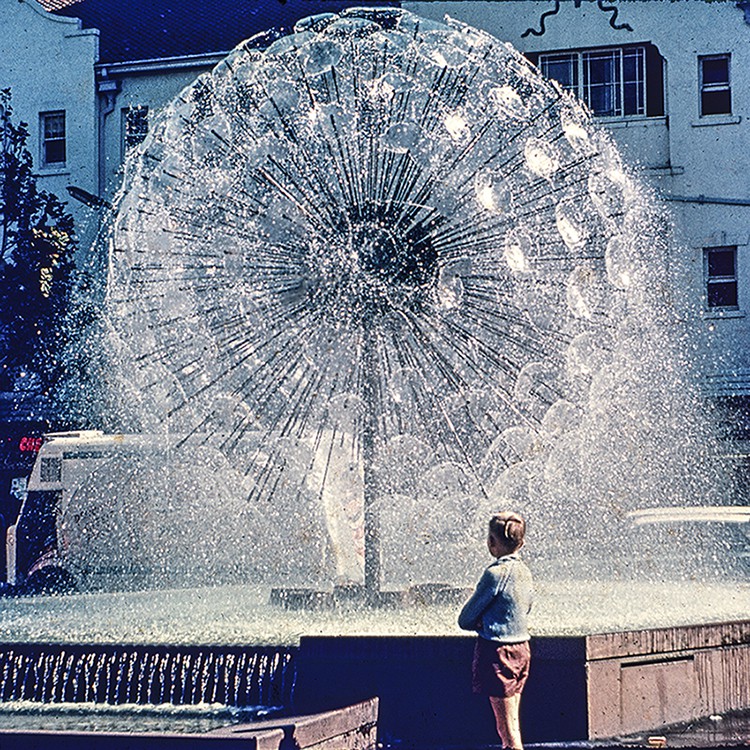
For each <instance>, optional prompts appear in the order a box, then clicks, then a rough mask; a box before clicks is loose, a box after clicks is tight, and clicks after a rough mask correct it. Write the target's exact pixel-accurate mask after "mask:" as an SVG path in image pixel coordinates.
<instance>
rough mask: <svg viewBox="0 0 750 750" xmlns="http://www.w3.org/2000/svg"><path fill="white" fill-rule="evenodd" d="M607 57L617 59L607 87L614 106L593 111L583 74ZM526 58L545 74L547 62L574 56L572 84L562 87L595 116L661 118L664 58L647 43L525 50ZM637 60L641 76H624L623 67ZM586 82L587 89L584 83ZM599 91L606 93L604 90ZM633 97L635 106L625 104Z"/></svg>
mask: <svg viewBox="0 0 750 750" xmlns="http://www.w3.org/2000/svg"><path fill="white" fill-rule="evenodd" d="M607 56H609V57H610V59H611V60H612V61H613V62H612V64H613V65H614V60H617V70H616V73H615V76H616V77H617V79H618V80H613V81H612V82H611V83H610V84H609V86H610V87H616V88H612V92H613V94H614V99H615V102H614V106H613V107H611V108H610V111H599V112H597V111H596V107H595V106H592V101H591V100H592V93H591V85H590V83H589V84H587V81H586V80H585V75H586V73H587V72H590V70H591V63H592V62H595V61H597V60H604V59H605V58H606V57H607ZM527 57H528V58H529V60H531V62H533V63H534V64H535V65H537V66H538V67H539V69H540V71H542V73H544V69H545V67H547V66H548V65H549V64H550V62H552V63H557V64H562V63H563V62H564V61H565V60H566V58H567V59H568V60H570V59H571V58H575V67H574V69H573V71H572V74H571V75H570V76H569V77H570V78H572V79H573V85H572V86H571V85H567V86H566V85H564V84H563V88H567V89H569V90H573V93H575V94H576V96H578V98H579V99H581V100H582V101H584V102H585V103H586V104H587V106H588V107H589V109H591V110H592V113H593V114H594V115H595V116H597V117H612V118H618V119H630V118H641V117H663V116H664V114H665V108H664V64H665V63H664V58H663V57H662V56H661V54H660V52H659V50H658V49H657V48H656V47H655V46H654V45H653V44H651V43H650V42H641V43H638V44H626V45H621V46H607V47H587V48H576V49H560V50H549V51H541V52H533V53H528V54H527ZM634 58H635V59H636V67H637V66H640V72H642V75H640V76H639V75H637V74H636V75H627V72H626V70H625V66H626V65H629V64H631V63H632V62H633V59H634ZM587 85H589V90H588V91H587V90H586V86H587ZM600 93H603V94H604V95H605V96H607V93H606V89H602V91H601V92H600ZM633 97H635V100H636V102H637V104H636V106H628V105H627V104H626V102H629V101H630V100H632V99H633Z"/></svg>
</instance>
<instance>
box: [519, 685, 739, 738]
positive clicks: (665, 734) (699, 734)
mask: <svg viewBox="0 0 750 750" xmlns="http://www.w3.org/2000/svg"><path fill="white" fill-rule="evenodd" d="M748 680H750V675H748ZM643 747H645V748H681V750H686V749H687V748H715V749H717V750H719V749H722V748H726V749H727V750H733V749H734V748H749V747H750V710H746V711H741V712H737V713H731V714H724V715H721V716H719V715H716V716H711V717H707V718H703V719H696V720H694V721H689V722H685V723H684V724H675V725H672V726H669V727H662V728H660V729H655V730H653V731H651V732H639V733H638V734H632V735H627V736H624V737H615V738H612V739H609V740H597V741H590V742H569V743H539V744H527V745H526V750H557V749H558V748H559V749H560V750H562V749H563V748H566V749H571V750H573V749H575V748H580V749H581V750H606V748H620V749H627V748H643Z"/></svg>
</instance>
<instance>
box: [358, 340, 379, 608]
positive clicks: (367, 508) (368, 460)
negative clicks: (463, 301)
mask: <svg viewBox="0 0 750 750" xmlns="http://www.w3.org/2000/svg"><path fill="white" fill-rule="evenodd" d="M363 342H364V345H363V352H362V370H363V388H362V392H363V396H364V402H365V417H364V426H363V430H362V463H363V474H364V516H365V594H366V596H367V598H368V599H370V600H374V599H376V598H377V595H378V594H379V592H380V586H381V572H380V528H379V527H380V519H379V513H378V507H377V499H378V490H377V476H376V472H375V468H374V465H375V430H376V424H375V414H376V411H375V406H376V404H375V401H376V392H375V388H376V377H375V351H374V347H375V344H374V341H373V336H372V332H371V331H368V330H367V329H366V328H365V329H364V330H363Z"/></svg>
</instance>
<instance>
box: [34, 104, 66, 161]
mask: <svg viewBox="0 0 750 750" xmlns="http://www.w3.org/2000/svg"><path fill="white" fill-rule="evenodd" d="M39 125H40V128H39V129H40V131H41V138H40V141H41V144H42V166H43V167H56V166H62V165H64V164H65V158H66V156H65V112H62V111H61V112H42V113H41V114H40V115H39Z"/></svg>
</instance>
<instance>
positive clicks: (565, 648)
mask: <svg viewBox="0 0 750 750" xmlns="http://www.w3.org/2000/svg"><path fill="white" fill-rule="evenodd" d="M473 645H474V639H473V638H471V637H466V636H440V637H419V636H414V637H411V636H393V637H390V636H336V637H324V636H320V637H319V636H309V637H303V638H302V641H301V644H300V650H299V654H298V662H297V667H298V671H297V674H298V679H297V685H296V689H295V706H294V707H295V710H296V711H298V712H300V713H308V712H314V711H319V710H324V709H326V708H329V709H330V708H331V707H333V706H339V705H340V706H343V705H347V704H351V703H352V702H354V701H358V700H365V699H367V698H368V697H371V696H375V695H377V696H378V697H379V699H380V716H379V731H380V739H381V741H383V742H385V743H386V744H389V745H390V744H396V743H397V744H399V745H400V746H402V747H416V746H421V747H424V746H433V747H449V746H454V745H463V746H464V747H468V746H472V747H473V746H486V745H488V744H492V743H496V741H497V740H496V735H495V730H494V725H493V721H492V717H491V712H490V711H489V708H488V706H487V703H486V699H484V698H483V697H481V696H475V695H473V694H472V693H471V679H470V670H471V667H470V665H471V656H472V651H473ZM532 653H533V662H532V670H531V675H530V677H529V682H528V685H527V688H526V691H525V693H524V701H523V704H522V720H523V726H524V733H525V739H526V741H527V742H561V741H576V740H587V739H589V740H593V739H602V738H607V737H616V736H620V735H623V734H628V733H633V732H639V731H647V730H651V729H655V728H657V727H660V726H664V725H666V724H672V723H677V722H680V721H685V720H688V719H693V718H697V717H701V716H708V715H710V714H717V713H718V714H721V713H725V712H728V711H735V710H739V709H743V708H750V682H749V681H748V680H747V675H748V674H750V620H748V621H742V622H729V623H716V624H710V625H690V626H681V627H670V628H659V629H653V630H639V631H625V632H618V633H605V634H591V635H581V636H544V637H537V638H534V639H533V640H532Z"/></svg>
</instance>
